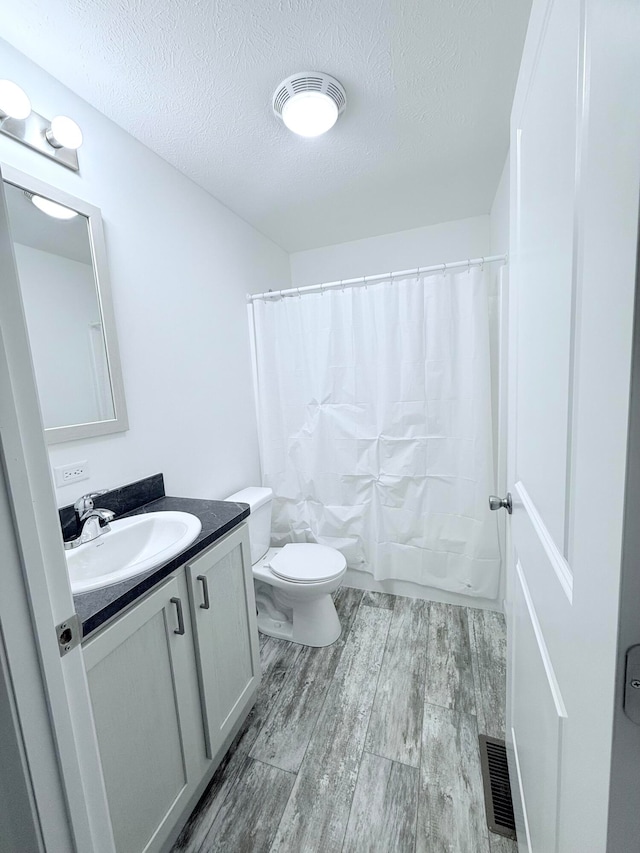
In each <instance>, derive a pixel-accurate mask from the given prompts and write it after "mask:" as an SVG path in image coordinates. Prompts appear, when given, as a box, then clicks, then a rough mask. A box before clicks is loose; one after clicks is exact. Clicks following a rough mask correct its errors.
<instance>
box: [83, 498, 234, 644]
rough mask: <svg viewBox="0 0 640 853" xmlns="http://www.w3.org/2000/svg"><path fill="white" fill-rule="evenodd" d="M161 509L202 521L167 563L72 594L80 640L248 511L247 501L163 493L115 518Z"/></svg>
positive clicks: (224, 531) (162, 578) (214, 539)
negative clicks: (190, 539) (190, 540)
mask: <svg viewBox="0 0 640 853" xmlns="http://www.w3.org/2000/svg"><path fill="white" fill-rule="evenodd" d="M162 510H172V511H174V512H175V511H180V512H190V513H191V514H192V515H196V516H198V518H199V519H200V521H201V522H202V530H201V532H200V535H199V536H198V538H197V539H196V540H195V541H194V542H193V543H192V544H191V545H190V546H189V547H188V548H187V549H186V550H184V551H182V553H181V554H178V556H177V557H174V558H173V559H172V560H169V562H168V563H164V564H163V565H161V566H157V567H156V568H155V569H150V570H149V571H147V572H144V573H143V574H141V575H136V576H135V577H133V578H129V579H128V580H126V581H121V582H120V583H117V584H113V586H105V587H103V588H102V589H97V590H94V591H93V592H84V593H81V594H80V595H74V596H73V601H74V604H75V610H76V613H77V614H78V617H79V618H80V621H81V623H82V637H83V640H85V639H86V638H87V637H88V636H89V635H90V634H93V633H94V632H95V631H96V630H97V629H98V628H100V627H101V626H103V625H104V624H105V623H106V622H109V621H110V620H111V619H113V617H114V616H116V615H117V614H118V613H120V612H121V611H122V610H124V609H125V608H127V607H129V605H130V604H132V602H134V601H135V600H136V599H137V598H140V597H141V596H142V595H144V593H146V592H148V591H149V590H150V589H151V588H152V587H154V586H155V585H156V584H158V583H159V582H160V581H161V580H164V578H166V577H167V576H168V575H170V574H171V572H173V571H174V570H175V569H177V568H178V567H179V566H182V565H184V564H185V563H188V562H189V561H190V560H192V559H193V558H194V557H196V556H197V555H198V554H200V553H201V552H202V551H204V550H205V548H208V547H209V545H211V544H212V543H213V542H215V541H216V540H217V539H221V538H222V537H223V536H224V535H225V534H226V533H228V532H229V531H230V530H233V528H234V527H237V525H238V524H240V522H241V521H243V520H244V519H245V518H247V517H248V515H249V506H248V504H241V503H232V502H231V501H206V500H199V499H194V498H172V497H166V496H165V497H161V498H158V499H157V500H154V501H151V502H150V503H146V504H144V505H143V506H140V507H138V508H137V509H134V510H132V511H131V512H127V513H123V514H122V515H119V516H118V518H129V517H131V516H132V515H140V514H141V513H145V512H161V511H162Z"/></svg>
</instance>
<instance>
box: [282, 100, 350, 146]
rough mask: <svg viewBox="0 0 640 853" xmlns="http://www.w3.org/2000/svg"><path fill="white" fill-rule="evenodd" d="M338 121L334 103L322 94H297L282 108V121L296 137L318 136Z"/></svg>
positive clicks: (336, 108)
mask: <svg viewBox="0 0 640 853" xmlns="http://www.w3.org/2000/svg"><path fill="white" fill-rule="evenodd" d="M337 119H338V107H337V106H336V103H335V101H334V100H333V99H332V98H330V97H329V96H328V95H325V94H323V93H322V92H299V93H298V94H297V95H294V96H293V97H292V98H290V99H289V100H288V101H287V102H286V103H285V105H284V107H283V108H282V121H283V122H284V123H285V125H286V126H287V127H288V128H289V130H292V131H293V132H294V133H297V134H298V136H307V137H312V136H320V135H321V134H322V133H326V132H327V131H328V130H330V129H331V128H332V127H333V125H334V124H335V123H336V121H337Z"/></svg>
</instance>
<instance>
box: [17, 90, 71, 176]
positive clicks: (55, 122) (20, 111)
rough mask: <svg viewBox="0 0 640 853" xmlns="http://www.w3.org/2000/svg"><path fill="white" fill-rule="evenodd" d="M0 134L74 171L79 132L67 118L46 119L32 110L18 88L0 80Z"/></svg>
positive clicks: (28, 101) (29, 103) (25, 96)
mask: <svg viewBox="0 0 640 853" xmlns="http://www.w3.org/2000/svg"><path fill="white" fill-rule="evenodd" d="M0 133H2V134H4V135H5V136H8V137H9V138H10V139H15V141H16V142H21V143H22V145H27V146H28V147H29V148H33V150H34V151H38V152H39V153H40V154H44V155H46V156H47V157H50V158H51V159H52V160H55V161H56V163H61V164H62V165H63V166H66V167H67V169H73V171H74V172H77V171H78V169H79V166H78V155H77V154H76V149H78V148H80V146H81V145H82V131H81V130H80V128H79V127H78V125H77V124H76V123H75V121H74V120H73V119H71V118H69V117H68V116H56V117H55V118H54V119H52V120H51V121H49V119H47V118H45V117H44V116H41V115H40V114H39V113H36V112H34V111H33V110H32V109H31V102H30V100H29V98H28V97H27V95H26V94H25V93H24V92H23V91H22V89H21V88H20V86H18V85H17V84H16V83H13V82H12V81H11V80H0Z"/></svg>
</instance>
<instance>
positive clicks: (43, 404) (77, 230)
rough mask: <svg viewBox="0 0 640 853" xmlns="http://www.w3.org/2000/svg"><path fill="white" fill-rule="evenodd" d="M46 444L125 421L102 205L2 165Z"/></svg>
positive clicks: (116, 428) (113, 428)
mask: <svg viewBox="0 0 640 853" xmlns="http://www.w3.org/2000/svg"><path fill="white" fill-rule="evenodd" d="M2 178H3V180H4V191H5V197H6V203H7V209H8V213H9V227H10V230H11V237H12V240H13V247H14V252H15V259H16V267H17V270H18V278H19V280H20V289H21V292H22V301H23V305H24V311H25V316H26V321H27V330H28V333H29V342H30V345H31V355H32V359H33V366H34V372H35V378H36V385H37V388H38V396H39V398H40V410H41V412H42V420H43V424H44V432H45V438H46V441H47V443H48V444H55V443H57V442H61V441H71V440H73V439H78V438H90V437H93V436H97V435H106V434H108V433H113V432H122V431H124V430H126V429H128V426H129V424H128V420H127V411H126V405H125V399H124V387H123V382H122V371H121V366H120V354H119V351H118V340H117V336H116V327H115V320H114V313H113V305H112V302H111V289H110V286H109V273H108V268H107V258H106V251H105V243H104V234H103V229H102V218H101V216H100V210H99V209H98V208H97V207H94V206H93V205H91V204H87V202H85V201H82V200H81V199H78V198H75V197H74V196H71V195H69V194H68V193H65V192H63V191H62V190H58V189H55V188H54V187H51V186H49V185H48V184H45V183H44V182H42V181H40V180H38V179H36V178H32V177H30V176H29V175H24V174H22V173H21V172H18V171H17V170H16V169H12V168H10V167H8V166H3V167H2Z"/></svg>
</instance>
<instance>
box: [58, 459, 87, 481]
mask: <svg viewBox="0 0 640 853" xmlns="http://www.w3.org/2000/svg"><path fill="white" fill-rule="evenodd" d="M53 473H54V476H55V480H56V486H68V485H70V484H71V483H76V482H77V481H78V480H88V479H89V463H88V462H87V460H86V459H85V460H84V462H71V464H70V465H58V467H57V468H54V469H53Z"/></svg>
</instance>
